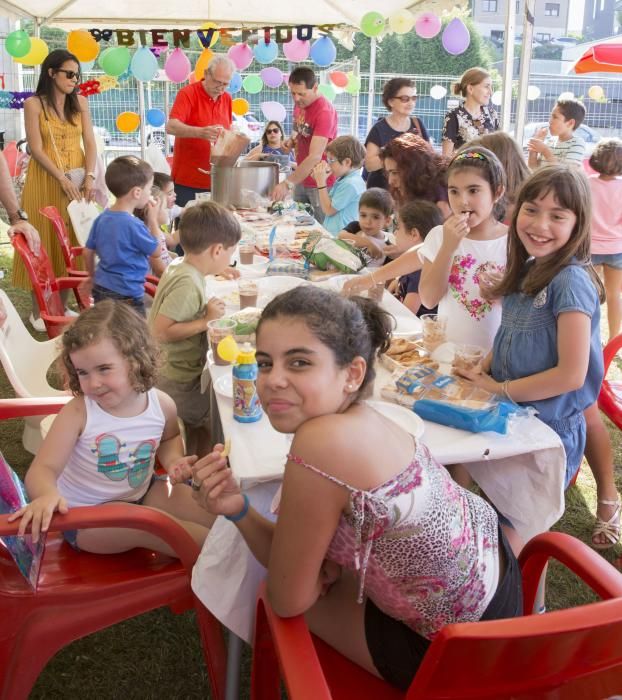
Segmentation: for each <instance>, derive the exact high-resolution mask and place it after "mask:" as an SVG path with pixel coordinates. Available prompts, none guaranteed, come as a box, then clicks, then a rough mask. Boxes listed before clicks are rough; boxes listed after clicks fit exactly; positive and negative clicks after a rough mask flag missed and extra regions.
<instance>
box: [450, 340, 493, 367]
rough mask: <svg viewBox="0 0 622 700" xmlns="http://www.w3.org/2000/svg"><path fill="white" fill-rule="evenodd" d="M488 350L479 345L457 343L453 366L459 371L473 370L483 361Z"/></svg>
mask: <svg viewBox="0 0 622 700" xmlns="http://www.w3.org/2000/svg"><path fill="white" fill-rule="evenodd" d="M485 354H486V352H485V350H484V348H480V347H479V345H456V349H455V350H454V361H453V368H454V370H457V371H458V372H461V371H469V372H470V371H472V370H474V369H475V368H476V367H477V366H478V365H480V364H481V363H482V360H483V359H484V356H485Z"/></svg>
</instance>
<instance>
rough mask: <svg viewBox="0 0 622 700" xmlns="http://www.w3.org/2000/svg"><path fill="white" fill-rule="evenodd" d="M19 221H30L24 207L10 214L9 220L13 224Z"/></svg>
mask: <svg viewBox="0 0 622 700" xmlns="http://www.w3.org/2000/svg"><path fill="white" fill-rule="evenodd" d="M18 221H28V214H26V212H25V211H24V210H23V209H18V210H17V211H16V212H14V213H13V214H9V222H10V224H11V226H12V225H13V224H16V223H17V222H18Z"/></svg>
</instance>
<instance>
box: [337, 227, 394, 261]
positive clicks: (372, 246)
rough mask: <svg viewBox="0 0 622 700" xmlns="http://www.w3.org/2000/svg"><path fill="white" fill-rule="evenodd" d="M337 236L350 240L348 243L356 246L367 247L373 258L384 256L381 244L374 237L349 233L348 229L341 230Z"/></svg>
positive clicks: (343, 239)
mask: <svg viewBox="0 0 622 700" xmlns="http://www.w3.org/2000/svg"><path fill="white" fill-rule="evenodd" d="M337 238H339V239H340V240H342V241H348V243H352V245H354V246H356V247H357V248H367V250H368V251H369V254H370V255H371V256H372V258H382V257H384V253H383V250H382V248H381V246H379V245H378V244H377V243H376V242H375V241H374V240H373V238H369V237H368V236H366V235H365V234H362V233H348V231H341V232H340V233H339V234H338V235H337Z"/></svg>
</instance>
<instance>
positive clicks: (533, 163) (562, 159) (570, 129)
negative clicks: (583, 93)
mask: <svg viewBox="0 0 622 700" xmlns="http://www.w3.org/2000/svg"><path fill="white" fill-rule="evenodd" d="M584 119H585V107H584V106H583V105H582V104H581V103H580V102H579V101H578V100H558V101H557V104H556V105H555V107H553V111H552V112H551V116H550V118H549V128H548V132H549V135H550V136H551V137H552V138H551V139H548V138H547V139H546V140H545V137H546V132H547V129H540V130H539V131H538V132H537V133H536V135H535V136H534V138H532V139H530V140H529V160H528V165H529V167H530V168H531V169H532V170H533V169H534V168H537V167H538V166H539V165H543V164H547V163H566V164H568V165H576V166H581V164H582V163H583V158H584V157H585V141H584V140H583V139H582V138H580V137H579V136H576V135H575V133H574V132H575V131H576V129H578V128H579V127H580V126H581V124H583V120H584Z"/></svg>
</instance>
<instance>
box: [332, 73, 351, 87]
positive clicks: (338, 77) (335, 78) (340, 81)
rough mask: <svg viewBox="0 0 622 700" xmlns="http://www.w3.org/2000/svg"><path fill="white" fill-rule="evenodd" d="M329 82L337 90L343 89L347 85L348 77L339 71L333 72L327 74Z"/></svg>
mask: <svg viewBox="0 0 622 700" xmlns="http://www.w3.org/2000/svg"><path fill="white" fill-rule="evenodd" d="M328 77H329V78H330V82H331V83H332V84H333V85H335V86H336V87H339V88H344V87H346V86H347V84H348V76H347V75H346V74H345V73H343V72H342V71H340V70H334V71H333V72H332V73H329V74H328Z"/></svg>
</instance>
